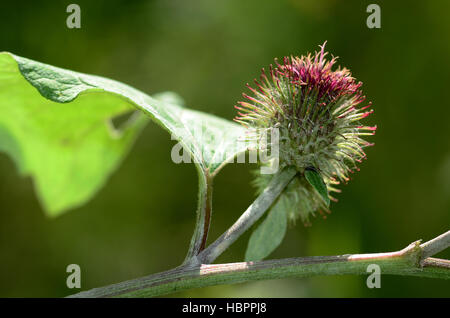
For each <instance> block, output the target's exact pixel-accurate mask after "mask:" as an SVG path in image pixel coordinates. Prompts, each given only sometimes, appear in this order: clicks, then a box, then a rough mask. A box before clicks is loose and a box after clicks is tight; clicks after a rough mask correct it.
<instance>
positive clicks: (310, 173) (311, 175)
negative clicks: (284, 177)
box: [305, 167, 330, 206]
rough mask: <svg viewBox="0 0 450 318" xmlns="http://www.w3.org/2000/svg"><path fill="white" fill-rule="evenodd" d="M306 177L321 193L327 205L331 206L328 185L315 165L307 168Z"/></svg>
mask: <svg viewBox="0 0 450 318" xmlns="http://www.w3.org/2000/svg"><path fill="white" fill-rule="evenodd" d="M305 178H306V180H308V182H309V184H310V185H312V186H313V188H314V189H316V191H317V192H318V193H319V194H320V196H321V197H322V199H323V200H324V202H325V204H326V205H327V206H330V198H329V197H328V190H327V185H326V184H325V182H324V181H323V179H322V177H321V175H320V173H319V172H318V171H317V170H316V169H315V168H313V167H308V168H306V169H305Z"/></svg>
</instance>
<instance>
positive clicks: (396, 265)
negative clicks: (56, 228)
mask: <svg viewBox="0 0 450 318" xmlns="http://www.w3.org/2000/svg"><path fill="white" fill-rule="evenodd" d="M425 244H426V243H425ZM423 252H424V251H423V248H422V246H421V245H420V244H419V242H414V243H412V244H410V245H409V246H407V247H406V248H404V249H403V250H400V251H398V252H391V253H376V254H354V255H340V256H314V257H300V258H288V259H280V260H270V261H261V262H242V263H231V264H217V265H215V264H214V265H204V264H203V265H196V266H193V267H192V266H191V267H189V266H181V267H178V268H175V269H172V270H169V271H166V272H163V273H159V274H155V275H150V276H147V277H143V278H138V279H134V280H130V281H126V282H122V283H119V284H115V285H110V286H106V287H102V288H95V289H92V290H89V291H85V292H81V293H78V294H75V295H72V296H70V297H153V296H160V295H165V294H169V293H173V292H179V291H182V290H187V289H191V288H200V287H206V286H213V285H221V284H235V283H242V282H247V281H256V280H267V279H279V278H287V277H312V276H318V275H351V274H353V275H365V274H367V267H368V266H369V265H371V264H377V265H379V266H380V269H381V274H382V275H383V274H385V275H406V276H418V277H430V278H442V279H450V261H448V260H442V259H435V258H426V259H423V258H422V255H423Z"/></svg>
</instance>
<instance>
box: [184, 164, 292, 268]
mask: <svg viewBox="0 0 450 318" xmlns="http://www.w3.org/2000/svg"><path fill="white" fill-rule="evenodd" d="M296 174H297V170H296V169H295V168H293V167H287V168H285V169H283V170H282V171H280V172H278V173H277V174H276V175H275V176H274V177H273V178H272V180H271V181H270V183H269V184H268V186H267V187H266V188H265V189H264V191H263V192H262V193H261V194H260V195H259V196H258V197H257V198H256V200H255V201H254V202H253V203H252V204H251V205H250V206H249V207H248V208H247V210H246V211H245V212H244V213H243V214H242V215H241V216H240V217H239V219H238V220H237V221H236V222H235V223H234V224H233V225H232V226H231V227H230V228H229V229H228V230H227V231H226V232H225V233H223V234H222V235H221V236H220V237H219V238H218V239H217V240H216V241H214V243H212V244H211V245H210V246H208V247H207V248H206V249H204V250H203V251H202V252H201V253H200V254H199V255H198V256H197V257H196V258H194V259H193V260H192V261H191V264H193V265H195V264H210V263H212V262H213V261H214V260H215V259H216V258H217V257H218V256H219V255H220V254H222V253H223V252H224V251H225V250H226V249H227V248H228V247H229V246H230V245H231V244H233V243H234V242H235V241H236V240H237V239H238V238H239V237H240V236H241V235H242V234H243V233H244V232H245V231H247V230H248V229H249V228H250V227H251V226H252V225H253V224H254V223H255V222H256V221H258V220H259V218H261V216H263V214H264V213H265V212H266V211H267V210H268V209H269V208H270V206H271V205H272V204H273V203H274V202H275V200H276V199H277V198H278V196H279V195H280V193H281V192H282V191H283V189H284V188H285V187H286V186H287V185H288V184H289V182H290V181H291V180H292V178H293V177H294V176H295V175H296Z"/></svg>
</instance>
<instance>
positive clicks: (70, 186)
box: [0, 52, 247, 215]
mask: <svg viewBox="0 0 450 318" xmlns="http://www.w3.org/2000/svg"><path fill="white" fill-rule="evenodd" d="M176 103H179V102H178V101H174V95H167V94H166V95H160V96H159V98H152V97H150V96H148V95H146V94H144V93H142V92H140V91H138V90H136V89H134V88H132V87H130V86H127V85H125V84H122V83H119V82H116V81H113V80H110V79H106V78H102V77H99V76H93V75H86V74H81V73H77V72H73V71H69V70H65V69H61V68H57V67H53V66H50V65H46V64H43V63H39V62H35V61H32V60H29V59H26V58H23V57H19V56H16V55H13V54H11V53H7V52H3V53H0V150H2V151H5V152H6V153H8V154H9V155H10V156H11V158H12V159H13V160H14V161H15V162H16V164H17V166H18V169H19V171H20V172H21V173H22V174H23V175H29V176H32V177H33V180H34V184H35V188H36V191H37V193H38V196H39V198H40V201H41V202H42V204H43V206H44V208H45V210H46V211H47V212H48V214H50V215H58V214H60V213H61V212H63V211H65V210H67V209H69V208H73V207H76V206H79V205H81V204H83V203H85V202H86V201H87V200H89V199H90V198H91V197H92V196H93V195H94V194H95V193H96V192H97V191H98V190H99V189H100V188H101V187H102V186H103V185H104V184H105V182H106V180H107V178H108V176H109V175H110V174H111V173H112V172H113V171H114V170H115V169H117V167H118V165H119V164H120V162H121V161H122V160H123V158H124V156H125V155H126V154H127V152H128V151H129V150H130V148H131V145H132V144H133V142H134V140H135V139H136V138H137V136H138V134H139V132H140V131H141V130H142V128H143V127H144V126H145V124H146V123H147V122H148V120H147V119H148V117H150V118H151V119H153V121H155V122H156V123H158V124H159V125H160V126H161V127H163V128H164V129H166V130H167V131H168V132H169V133H171V134H172V135H173V137H174V138H175V139H176V140H178V141H179V142H180V143H181V144H182V146H183V147H184V149H186V150H187V151H188V153H189V155H190V156H191V157H192V158H193V159H194V162H195V165H196V167H197V170H198V171H199V177H200V178H201V179H203V180H206V175H207V174H209V175H213V174H215V173H217V172H218V171H219V170H220V168H221V167H222V166H223V165H224V164H225V163H227V162H228V161H230V160H231V159H232V158H234V156H235V155H236V154H238V153H239V152H243V151H245V150H246V148H247V145H245V144H244V143H238V144H237V143H236V139H237V138H238V136H241V135H242V134H243V131H244V130H243V128H242V127H241V126H239V125H237V124H235V123H233V122H230V121H227V120H224V119H221V118H218V117H215V116H212V115H208V114H204V113H201V112H197V111H193V110H188V109H186V108H184V107H182V106H180V105H177V104H176ZM136 109H138V110H140V111H142V112H137V114H135V115H133V116H132V117H130V119H129V120H128V121H127V122H126V123H125V124H123V125H121V126H120V127H114V125H113V123H112V119H113V118H115V117H118V116H123V115H124V114H127V113H129V112H131V111H133V110H136ZM142 113H143V114H145V115H148V116H145V115H143V114H142ZM225 154H226V155H225ZM200 184H206V182H201V183H200ZM199 193H200V197H201V198H203V197H204V193H205V189H204V187H200V189H199ZM204 202H205V199H202V200H200V201H199V209H203V208H204Z"/></svg>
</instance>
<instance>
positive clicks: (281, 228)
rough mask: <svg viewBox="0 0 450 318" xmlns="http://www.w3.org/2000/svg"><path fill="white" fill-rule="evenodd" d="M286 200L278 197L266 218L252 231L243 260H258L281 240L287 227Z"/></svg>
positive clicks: (273, 248) (268, 253)
mask: <svg viewBox="0 0 450 318" xmlns="http://www.w3.org/2000/svg"><path fill="white" fill-rule="evenodd" d="M286 209H287V207H286V201H285V200H284V199H283V198H282V197H280V198H279V199H278V201H277V202H276V203H275V205H274V206H273V207H272V208H271V209H270V211H269V214H268V215H267V217H266V219H265V220H264V221H263V222H262V223H261V224H260V225H259V226H258V227H257V228H256V229H255V230H254V231H253V233H252V235H251V236H250V240H249V241H248V246H247V251H246V252H245V261H246V262H250V261H259V260H262V259H264V258H265V257H267V256H269V255H270V253H272V252H273V251H274V250H275V249H276V248H277V247H278V245H280V243H281V242H282V241H283V238H284V235H285V234H286V228H287V213H286Z"/></svg>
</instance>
